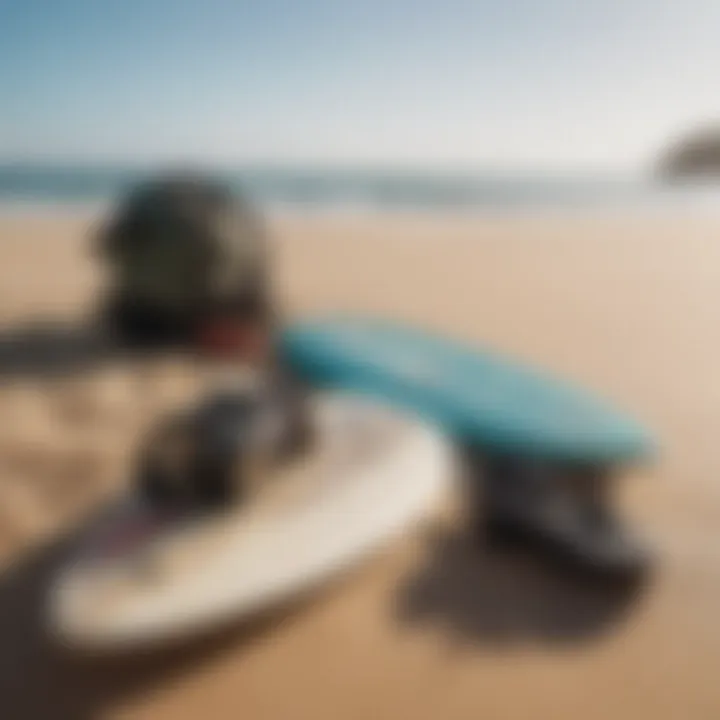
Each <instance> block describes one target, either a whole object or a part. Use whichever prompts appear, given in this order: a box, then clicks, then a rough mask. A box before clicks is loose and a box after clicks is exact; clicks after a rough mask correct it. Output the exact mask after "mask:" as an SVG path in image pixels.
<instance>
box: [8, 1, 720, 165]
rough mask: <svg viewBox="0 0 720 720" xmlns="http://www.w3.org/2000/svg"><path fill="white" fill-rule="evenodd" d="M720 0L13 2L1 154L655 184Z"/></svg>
mask: <svg viewBox="0 0 720 720" xmlns="http://www.w3.org/2000/svg"><path fill="white" fill-rule="evenodd" d="M719 30H720V3H719V2H717V0H684V1H682V0H493V1H492V2H489V1H487V0H252V1H248V0H0V67H2V68H3V71H2V73H1V74H0V102H1V105H0V158H40V159H42V158H53V159H76V158H82V159H84V160H86V159H90V160H104V159H113V160H118V159H120V160H126V161H135V160H138V159H140V160H143V159H146V160H150V161H152V160H156V159H161V160H168V159H171V160H172V159H176V160H180V159H182V160H187V159H193V160H196V159H207V160H209V161H211V162H222V163H229V164H234V163H243V162H244V163H247V162H251V163H253V162H264V161H269V162H279V163H329V164H358V163H360V164H402V165H444V166H462V167H471V166H479V167H484V168H487V167H490V168H498V169H502V168H511V169H528V168H532V169H536V168H559V169H564V168H575V167H588V168H590V167H592V168H603V169H605V168H608V169H626V168H631V169H632V168H639V167H642V165H643V164H644V163H647V162H648V161H649V160H650V159H651V158H652V156H653V154H654V153H655V152H656V151H657V150H658V149H659V148H660V147H661V146H662V145H663V143H664V142H665V141H667V140H668V139H669V137H671V136H672V135H673V134H675V133H677V132H680V131H683V130H686V129H688V128H689V127H693V126H695V125H697V124H698V123H702V122H704V121H706V120H710V119H715V118H718V119H720V81H718V69H720V43H719V42H718V41H717V34H718V31H719Z"/></svg>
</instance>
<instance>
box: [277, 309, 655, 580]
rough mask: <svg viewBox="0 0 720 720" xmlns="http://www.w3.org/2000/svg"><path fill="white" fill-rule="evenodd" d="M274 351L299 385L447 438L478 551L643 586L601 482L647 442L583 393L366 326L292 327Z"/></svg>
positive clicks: (638, 559) (641, 551)
mask: <svg viewBox="0 0 720 720" xmlns="http://www.w3.org/2000/svg"><path fill="white" fill-rule="evenodd" d="M281 351H282V352H281V354H282V356H283V357H284V359H285V361H286V362H287V363H288V364H289V366H290V367H291V368H292V369H294V372H295V373H296V374H297V375H298V376H299V377H300V378H301V379H303V380H304V381H305V382H306V383H308V384H309V385H311V386H316V387H325V388H334V389H340V390H343V391H351V392H358V393H362V394H368V395H371V396H373V397H375V398H380V399H382V400H383V401H385V402H387V403H390V404H393V405H398V406H401V407H403V408H405V409H409V410H411V411H413V412H415V413H417V414H419V415H420V416H422V417H423V418H425V419H426V420H427V421H428V422H430V423H433V424H435V425H437V426H439V427H440V428H441V429H442V431H443V432H445V433H446V434H448V435H449V436H450V437H451V438H453V439H454V440H455V441H456V442H457V445H458V447H459V448H460V450H461V455H462V456H463V457H465V458H466V459H467V461H468V463H467V465H468V468H469V472H468V473H464V476H466V477H467V478H468V479H469V480H470V482H469V483H467V487H468V489H469V493H470V506H471V507H474V508H475V509H476V510H475V511H474V513H473V514H471V518H472V517H473V516H474V517H475V518H476V519H477V522H475V523H474V524H473V527H474V528H475V530H476V531H477V532H479V534H480V536H481V537H482V538H483V540H484V541H487V542H490V543H491V544H492V545H493V546H498V545H499V546H506V545H508V544H509V545H511V546H512V547H513V548H516V547H517V545H518V543H519V544H521V545H523V546H524V547H525V548H527V549H529V550H530V551H531V552H534V553H540V554H542V555H543V556H544V557H546V558H548V559H550V560H551V562H553V563H556V562H560V563H561V564H563V565H564V566H566V567H567V566H570V567H571V568H572V569H573V570H580V571H581V572H582V573H586V572H588V571H590V572H591V573H592V574H594V575H598V574H599V575H601V576H602V577H603V578H606V579H611V580H612V581H613V582H615V581H617V580H621V581H623V582H625V581H628V580H631V581H635V580H637V579H638V578H641V577H644V576H645V574H646V572H645V571H646V570H647V569H648V568H649V567H650V565H651V563H650V554H649V553H648V552H647V550H646V549H645V548H644V546H643V544H642V543H640V542H638V540H637V539H636V538H634V537H633V533H632V532H630V531H629V530H628V528H627V527H626V526H625V524H624V523H623V522H622V521H621V519H620V516H619V513H618V512H617V511H616V509H615V508H614V507H613V503H612V501H611V490H612V488H613V487H614V485H615V484H614V483H612V482H609V480H611V479H612V478H613V477H615V476H616V475H617V470H618V469H619V467H621V466H624V465H626V464H628V463H632V462H637V461H639V460H641V459H643V458H647V456H648V455H650V454H651V452H652V450H653V441H652V438H651V437H650V435H649V433H648V432H647V431H646V430H645V429H644V428H643V427H642V426H641V425H639V424H638V423H637V422H635V421H634V420H632V419H630V418H629V417H627V416H625V415H624V414H623V413H621V412H618V411H617V410H615V409H613V408H612V407H610V406H609V405H608V404H607V403H605V402H603V401H602V400H600V399H599V398H596V397H594V396H593V395H592V394H591V393H588V392H586V391H585V390H582V389H580V388H577V387H574V386H573V385H572V384H570V383H567V382H563V381H561V380H559V379H557V378H554V377H552V376H551V375H549V374H547V373H544V372H541V371H538V370H535V369H532V368H529V367H527V366H525V365H523V364H521V363H517V362H514V361H512V360H510V359H508V358H506V357H503V356H501V355H499V354H497V353H495V352H493V351H491V350H488V349H486V348H482V347H473V346H470V345H466V344H462V343H460V342H457V341H453V340H450V339H447V338H443V337H440V336H438V335H434V334H431V333H429V332H426V331H423V330H421V329H419V328H415V327H409V326H407V325H403V324H399V323H393V322H387V321H381V320H376V319H369V318H359V317H335V318H324V319H317V320H309V321H306V322H302V323H300V324H297V325H295V326H292V327H290V328H288V329H287V330H286V331H285V334H284V336H283V337H282V340H281ZM476 480H477V481H476Z"/></svg>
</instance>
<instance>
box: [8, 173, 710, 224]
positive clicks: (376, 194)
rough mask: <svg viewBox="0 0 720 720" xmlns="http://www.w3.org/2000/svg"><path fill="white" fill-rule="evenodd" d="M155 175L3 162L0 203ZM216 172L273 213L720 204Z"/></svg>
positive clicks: (567, 185) (671, 193)
mask: <svg viewBox="0 0 720 720" xmlns="http://www.w3.org/2000/svg"><path fill="white" fill-rule="evenodd" d="M150 174H151V173H150V172H149V171H147V170H140V169H132V168H121V167H111V166H95V167H90V166H72V165H64V166H60V165H52V166H51V165H42V164H32V165H31V164H5V165H2V164H0V205H2V206H3V207H4V208H13V207H15V208H22V207H32V208H37V206H38V205H46V206H50V207H55V208H56V207H58V206H63V207H78V206H98V205H101V206H102V205H105V204H107V203H108V202H112V201H113V200H114V199H115V198H117V197H119V196H121V195H122V193H123V192H125V191H126V190H127V189H128V188H129V187H132V186H133V185H134V184H135V183H137V182H139V181H142V180H143V179H145V178H146V177H148V176H149V175H150ZM212 174H214V175H217V176H219V177H221V178H223V179H224V180H226V181H227V182H229V183H230V184H231V185H232V186H234V187H235V188H236V189H238V190H240V191H242V192H244V193H245V194H246V195H247V196H249V197H250V198H251V199H253V200H254V201H255V202H256V203H258V204H259V205H260V206H261V207H263V208H265V209H269V210H276V209H283V210H288V209H289V210H298V211H312V212H317V211H319V212H323V211H328V210H329V211H338V210H340V211H342V210H352V211H360V212H365V211H371V212H388V211H390V212H392V211H398V210H399V211H442V210H450V211H454V212H458V211H471V212H472V211H475V210H493V209H494V210H522V209H528V208H557V209H564V208H608V207H617V208H626V207H633V208H656V209H659V208H664V207H677V206H688V205H689V206H692V207H703V208H717V209H720V186H718V187H708V186H705V187H702V188H698V187H678V186H668V185H662V184H660V183H657V182H653V181H652V180H651V179H649V178H620V177H617V178H608V177H603V178H600V177H588V176H577V177H557V176H553V177H549V176H548V177H543V176H535V177H529V176H519V175H518V176H506V175H502V176H500V175H492V174H481V173H477V174H470V173H456V174H452V173H439V172H431V171H428V172H425V173H419V172H403V171H387V170H383V171H371V170H355V171H353V170H328V169H314V168H304V169H298V168H245V169H239V170H236V171H229V170H218V171H213V173H212Z"/></svg>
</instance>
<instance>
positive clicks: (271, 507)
mask: <svg viewBox="0 0 720 720" xmlns="http://www.w3.org/2000/svg"><path fill="white" fill-rule="evenodd" d="M314 412H315V416H316V421H317V423H318V426H319V433H318V436H319V438H320V440H319V442H318V444H317V448H316V449H315V450H313V452H312V453H311V454H310V455H309V456H308V457H306V458H303V459H302V460H300V461H298V462H297V463H296V464H295V465H294V466H293V467H288V468H286V469H285V470H283V471H282V473H280V474H279V475H278V477H274V478H272V479H271V480H270V481H269V482H268V483H267V484H266V485H264V486H263V490H262V492H261V493H259V494H258V496H257V497H256V498H255V499H253V500H252V501H251V502H249V503H248V504H245V505H243V506H241V507H239V508H237V509H232V510H229V511H225V512H223V513H217V514H214V515H212V516H205V517H195V518H187V517H186V518H180V517H169V516H165V517H163V516H160V515H158V514H157V513H151V512H150V511H149V510H148V509H147V508H146V507H145V506H143V504H142V503H141V502H140V501H139V500H138V499H136V498H133V497H129V498H127V499H126V500H125V501H123V502H121V503H119V504H118V505H117V507H115V508H113V509H112V511H111V512H110V513H109V514H108V515H107V516H106V517H103V518H101V519H99V521H98V523H97V527H95V528H94V529H93V530H92V531H91V532H90V533H88V536H87V537H86V538H85V539H84V540H83V541H82V542H81V543H80V547H79V548H78V549H77V552H76V553H75V554H74V555H73V556H72V557H71V558H70V561H69V562H68V563H67V565H66V566H65V567H64V568H63V569H62V571H61V572H60V575H59V577H58V579H57V582H56V584H55V586H54V588H53V590H52V593H51V596H50V608H49V612H50V623H51V628H52V631H53V633H54V634H56V635H58V636H59V637H60V639H61V641H62V642H63V643H64V644H69V645H74V646H84V647H88V648H96V649H101V648H109V649H112V648H116V647H120V646H128V645H134V644H139V643H149V642H155V641H162V640H164V639H170V638H177V637H181V636H185V635H190V634H193V633H196V632H201V631H204V630H210V629H211V628H213V627H216V626H218V625H220V624H222V623H224V622H227V621H229V620H232V619H239V618H241V617H244V616H247V615H251V614H253V613H256V612H258V611H261V610H264V609H267V608H269V607H271V606H273V605H276V604H278V603H281V602H282V601H284V600H289V599H291V598H292V597H293V596H294V595H296V594H299V593H302V592H304V591H307V590H309V589H311V588H312V587H313V586H315V585H317V584H318V583H320V582H321V581H323V580H325V579H327V578H329V576H331V575H332V574H333V573H335V572H336V571H339V570H342V569H345V568H347V567H348V566H349V565H351V564H352V563H353V562H355V561H357V560H359V559H361V558H362V557H363V556H365V555H366V554H367V553H368V552H370V551H372V550H374V549H377V548H378V547H379V546H381V545H382V544H383V543H385V542H387V541H388V540H389V539H391V538H392V537H393V536H394V535H396V534H398V533H400V532H402V531H403V530H405V529H407V527H408V525H410V524H412V523H413V522H414V521H417V520H420V519H422V518H423V517H424V516H425V515H426V514H427V513H428V512H429V511H430V510H431V509H432V508H433V506H434V505H435V504H436V503H437V501H438V499H439V497H440V496H441V494H442V493H443V491H444V490H445V489H446V488H447V486H448V483H449V481H450V478H451V476H452V474H453V462H454V460H453V453H452V450H451V447H450V444H449V442H448V441H447V440H446V439H445V438H443V437H442V436H441V435H439V434H438V433H437V432H436V431H435V430H433V429H431V428H430V427H428V426H426V425H424V424H423V423H421V422H420V421H418V420H416V419H414V418H412V417H410V416H408V415H404V414H401V413H399V412H398V411H396V410H391V409H390V408H388V407H386V406H383V405H380V404H377V403H375V402H371V401H369V400H367V399H362V398H359V397H353V396H350V395H341V394H332V395H331V394H324V395H320V396H318V398H317V400H316V403H315V407H314Z"/></svg>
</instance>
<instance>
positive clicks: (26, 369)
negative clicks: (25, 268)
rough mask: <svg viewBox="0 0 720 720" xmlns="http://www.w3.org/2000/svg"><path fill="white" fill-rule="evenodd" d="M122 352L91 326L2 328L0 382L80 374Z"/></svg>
mask: <svg viewBox="0 0 720 720" xmlns="http://www.w3.org/2000/svg"><path fill="white" fill-rule="evenodd" d="M119 352H120V351H119V349H118V348H117V347H115V346H113V345H112V344H111V343H110V342H109V341H108V340H106V339H105V338H103V337H102V335H101V334H100V332H99V331H98V330H97V329H96V328H94V327H93V326H92V325H91V324H90V323H87V324H83V323H80V322H78V323H75V324H73V323H61V322H58V321H55V320H37V321H34V322H28V323H26V324H23V325H15V326H11V327H5V328H0V379H13V378H21V377H31V378H33V377H44V376H52V375H58V374H77V373H81V372H83V371H86V370H91V369H93V368H95V367H98V366H99V365H102V364H103V363H105V362H107V361H109V360H111V359H113V358H114V357H117V356H118V354H119Z"/></svg>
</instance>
